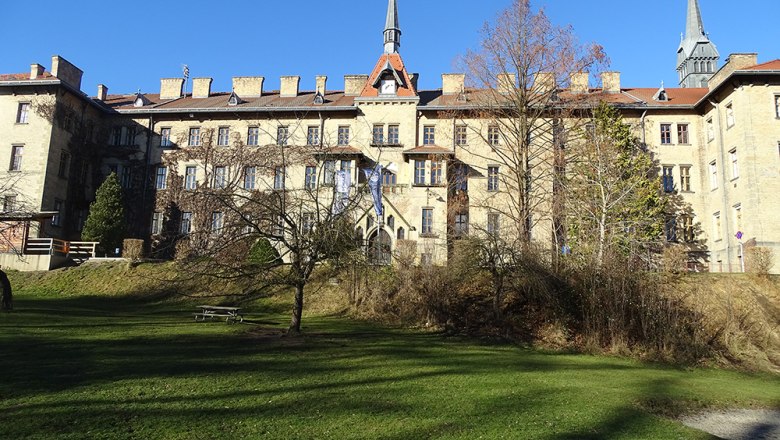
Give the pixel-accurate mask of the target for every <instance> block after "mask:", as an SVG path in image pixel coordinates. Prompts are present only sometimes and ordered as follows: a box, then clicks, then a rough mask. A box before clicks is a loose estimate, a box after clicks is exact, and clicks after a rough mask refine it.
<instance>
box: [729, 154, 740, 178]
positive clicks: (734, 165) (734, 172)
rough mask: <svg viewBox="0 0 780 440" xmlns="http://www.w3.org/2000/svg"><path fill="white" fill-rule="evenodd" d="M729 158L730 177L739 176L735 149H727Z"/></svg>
mask: <svg viewBox="0 0 780 440" xmlns="http://www.w3.org/2000/svg"><path fill="white" fill-rule="evenodd" d="M729 160H731V179H732V180H734V179H738V178H739V165H738V164H737V149H736V148H734V149H733V150H731V151H729Z"/></svg>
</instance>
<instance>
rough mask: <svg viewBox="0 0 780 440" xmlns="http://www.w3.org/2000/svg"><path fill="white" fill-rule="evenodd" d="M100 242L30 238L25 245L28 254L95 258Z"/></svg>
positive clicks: (84, 258) (81, 258) (25, 251)
mask: <svg viewBox="0 0 780 440" xmlns="http://www.w3.org/2000/svg"><path fill="white" fill-rule="evenodd" d="M98 244H99V243H96V242H91V241H65V240H59V239H56V238H28V239H27V243H26V244H25V247H24V253H25V254H27V255H57V256H61V257H69V258H73V259H79V260H86V259H89V258H95V249H96V247H97V245H98Z"/></svg>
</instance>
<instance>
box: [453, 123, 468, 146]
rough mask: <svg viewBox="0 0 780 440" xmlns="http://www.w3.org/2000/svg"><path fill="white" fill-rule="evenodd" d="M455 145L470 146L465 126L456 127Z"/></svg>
mask: <svg viewBox="0 0 780 440" xmlns="http://www.w3.org/2000/svg"><path fill="white" fill-rule="evenodd" d="M455 145H458V146H462V145H468V132H467V131H466V126H465V125H458V126H457V127H455Z"/></svg>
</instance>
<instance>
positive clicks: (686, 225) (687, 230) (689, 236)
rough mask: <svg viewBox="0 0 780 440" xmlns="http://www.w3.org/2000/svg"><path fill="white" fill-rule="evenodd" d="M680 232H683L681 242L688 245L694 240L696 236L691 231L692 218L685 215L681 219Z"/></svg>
mask: <svg viewBox="0 0 780 440" xmlns="http://www.w3.org/2000/svg"><path fill="white" fill-rule="evenodd" d="M681 220H682V230H683V240H685V241H686V242H687V243H690V242H692V241H694V240H695V239H696V236H695V234H694V231H693V217H691V216H689V215H686V216H683V217H682V219H681Z"/></svg>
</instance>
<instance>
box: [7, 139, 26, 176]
mask: <svg viewBox="0 0 780 440" xmlns="http://www.w3.org/2000/svg"><path fill="white" fill-rule="evenodd" d="M22 155H24V146H23V145H14V146H12V147H11V166H10V168H9V170H10V171H21V170H22Z"/></svg>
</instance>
